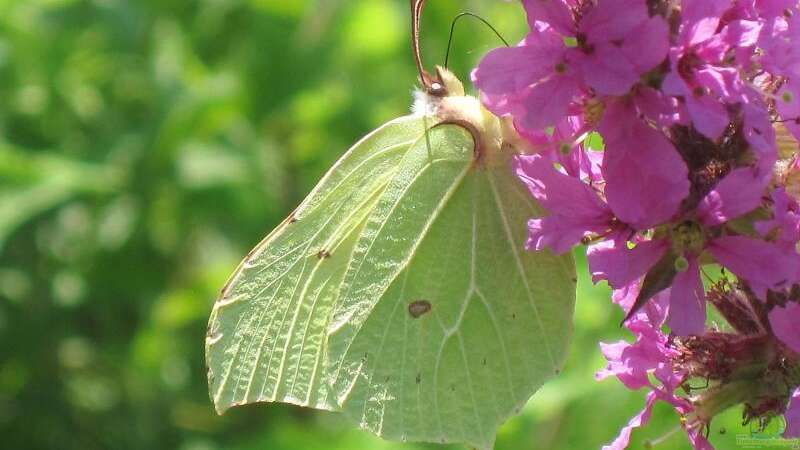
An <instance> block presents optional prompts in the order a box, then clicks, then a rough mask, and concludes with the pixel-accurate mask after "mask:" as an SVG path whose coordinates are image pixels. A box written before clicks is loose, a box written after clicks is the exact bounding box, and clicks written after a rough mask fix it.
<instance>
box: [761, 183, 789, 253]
mask: <svg viewBox="0 0 800 450" xmlns="http://www.w3.org/2000/svg"><path fill="white" fill-rule="evenodd" d="M754 226H755V229H756V231H757V232H758V233H759V234H760V235H761V236H763V237H767V236H769V235H771V234H774V235H775V236H774V237H775V242H776V243H777V244H778V245H780V246H782V247H784V248H785V249H786V250H787V251H792V250H794V249H795V248H796V247H797V243H798V242H800V205H798V203H797V202H796V201H795V200H794V199H793V198H791V197H789V195H788V194H787V193H786V191H785V190H783V189H781V188H776V189H775V190H774V191H772V218H771V219H767V220H760V221H758V222H756V223H755V224H754Z"/></svg>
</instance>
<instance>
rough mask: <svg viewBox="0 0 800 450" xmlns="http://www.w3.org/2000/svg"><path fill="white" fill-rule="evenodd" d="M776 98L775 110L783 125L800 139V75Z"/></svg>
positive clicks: (790, 81)
mask: <svg viewBox="0 0 800 450" xmlns="http://www.w3.org/2000/svg"><path fill="white" fill-rule="evenodd" d="M776 97H777V98H776V100H775V109H776V110H778V115H780V117H781V119H782V120H783V124H784V125H785V126H786V129H787V130H789V132H790V133H792V135H793V136H794V137H795V138H796V139H800V74H798V76H796V77H795V78H792V79H790V80H789V81H788V82H787V83H786V84H784V85H783V86H782V87H781V88H780V90H778V92H777V94H776Z"/></svg>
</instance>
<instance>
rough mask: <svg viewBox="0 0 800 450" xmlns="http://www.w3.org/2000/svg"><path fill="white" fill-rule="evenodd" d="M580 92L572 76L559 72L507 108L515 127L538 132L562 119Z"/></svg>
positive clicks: (529, 90) (533, 87) (527, 91)
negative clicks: (512, 117)
mask: <svg viewBox="0 0 800 450" xmlns="http://www.w3.org/2000/svg"><path fill="white" fill-rule="evenodd" d="M580 93H581V90H580V87H579V85H578V81H577V80H576V79H575V77H574V75H572V74H570V73H565V74H560V75H557V76H554V77H552V78H550V79H548V80H546V81H543V82H541V83H539V84H537V85H534V86H532V87H530V88H528V89H527V90H526V92H525V93H523V94H522V95H521V96H520V97H518V98H517V99H515V101H514V102H513V103H512V104H511V105H510V108H509V109H508V110H509V112H511V114H512V115H513V116H514V124H515V125H516V126H517V127H518V128H520V129H522V130H524V131H526V132H536V131H541V130H544V129H545V128H547V127H549V126H552V125H555V124H557V123H559V122H560V121H561V120H563V119H564V118H565V117H566V116H567V111H568V110H569V106H570V104H571V103H572V100H573V99H574V98H575V97H576V96H578V95H579V94H580ZM485 100H486V99H484V101H485Z"/></svg>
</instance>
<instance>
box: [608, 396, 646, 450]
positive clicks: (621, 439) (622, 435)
mask: <svg viewBox="0 0 800 450" xmlns="http://www.w3.org/2000/svg"><path fill="white" fill-rule="evenodd" d="M657 399H658V398H657V397H656V394H655V393H654V392H650V393H648V394H647V402H646V403H645V407H644V409H643V410H642V411H641V412H639V414H637V415H635V416H633V417H632V418H631V420H630V421H628V425H626V426H625V427H624V428H622V429H621V430H620V431H619V436H617V438H616V439H614V442H612V443H610V444H608V445H604V446H603V450H624V449H625V448H627V447H628V444H629V443H630V441H631V433H633V430H635V429H636V428H639V427H641V426H643V425H645V424H647V422H649V421H650V415H651V414H652V412H653V405H654V404H655V403H656V400H657Z"/></svg>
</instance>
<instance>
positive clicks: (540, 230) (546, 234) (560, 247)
mask: <svg viewBox="0 0 800 450" xmlns="http://www.w3.org/2000/svg"><path fill="white" fill-rule="evenodd" d="M514 167H515V170H516V173H517V176H519V177H520V179H521V180H522V181H523V182H524V183H525V184H526V185H527V186H528V190H529V191H530V193H531V195H533V197H534V198H535V199H536V200H538V201H539V203H541V205H542V206H543V207H544V208H545V209H547V211H548V212H549V213H550V215H548V216H546V217H544V218H541V219H531V220H530V221H529V222H528V228H529V230H530V237H529V239H528V243H527V247H528V249H531V250H542V249H544V248H545V247H549V248H551V249H552V250H553V251H554V252H556V253H564V252H566V251H568V250H569V249H571V248H572V246H573V245H575V244H577V243H578V242H580V241H581V239H582V238H583V237H584V236H587V235H590V234H592V233H606V232H608V231H609V230H610V229H612V228H613V227H615V224H614V215H613V213H612V212H611V210H610V209H609V207H608V205H607V204H606V203H605V202H604V201H603V200H602V199H601V198H600V197H599V196H598V194H597V192H596V191H595V189H594V188H593V187H592V186H590V185H589V184H586V183H584V182H583V181H581V180H580V179H579V178H577V177H575V176H571V175H568V174H566V173H563V172H560V171H558V170H556V169H555V167H554V166H553V162H552V161H551V160H550V159H549V158H546V157H545V156H543V155H519V156H516V157H515V158H514Z"/></svg>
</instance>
